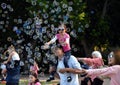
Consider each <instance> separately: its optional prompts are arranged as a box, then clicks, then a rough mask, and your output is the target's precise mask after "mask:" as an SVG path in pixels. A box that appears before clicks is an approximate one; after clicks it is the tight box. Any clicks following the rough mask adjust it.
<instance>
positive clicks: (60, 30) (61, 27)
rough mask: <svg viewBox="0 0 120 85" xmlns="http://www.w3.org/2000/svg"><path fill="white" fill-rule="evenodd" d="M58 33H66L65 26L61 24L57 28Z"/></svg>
mask: <svg viewBox="0 0 120 85" xmlns="http://www.w3.org/2000/svg"><path fill="white" fill-rule="evenodd" d="M58 32H59V33H60V34H64V33H65V32H66V26H65V25H64V24H61V25H60V26H59V27H58Z"/></svg>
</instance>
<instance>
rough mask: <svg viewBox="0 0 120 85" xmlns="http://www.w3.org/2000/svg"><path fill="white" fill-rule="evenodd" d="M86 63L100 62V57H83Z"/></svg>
mask: <svg viewBox="0 0 120 85" xmlns="http://www.w3.org/2000/svg"><path fill="white" fill-rule="evenodd" d="M83 60H84V61H85V62H86V63H88V64H93V63H96V62H100V59H99V58H94V59H93V58H84V59H83Z"/></svg>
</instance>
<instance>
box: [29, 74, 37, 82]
mask: <svg viewBox="0 0 120 85" xmlns="http://www.w3.org/2000/svg"><path fill="white" fill-rule="evenodd" d="M35 80H36V78H35V77H34V76H32V75H30V76H29V82H30V83H34V82H35Z"/></svg>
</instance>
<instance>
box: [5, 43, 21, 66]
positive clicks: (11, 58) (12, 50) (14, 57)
mask: <svg viewBox="0 0 120 85" xmlns="http://www.w3.org/2000/svg"><path fill="white" fill-rule="evenodd" d="M7 52H8V53H9V57H8V59H7V61H4V64H7V63H9V62H10V61H13V62H11V63H14V64H15V65H17V64H18V63H19V61H20V57H19V55H18V53H17V52H16V51H15V48H14V46H13V45H11V46H9V47H8V50H7Z"/></svg>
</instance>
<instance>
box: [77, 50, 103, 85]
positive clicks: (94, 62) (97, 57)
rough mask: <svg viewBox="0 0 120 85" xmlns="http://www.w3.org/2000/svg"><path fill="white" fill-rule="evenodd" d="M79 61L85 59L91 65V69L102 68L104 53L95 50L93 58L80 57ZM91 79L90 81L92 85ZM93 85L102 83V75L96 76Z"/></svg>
mask: <svg viewBox="0 0 120 85" xmlns="http://www.w3.org/2000/svg"><path fill="white" fill-rule="evenodd" d="M78 60H79V61H83V62H84V63H86V64H87V65H89V69H97V68H102V67H103V65H104V62H103V59H102V55H101V53H100V52H99V51H93V52H92V58H78ZM90 81H91V80H90V79H89V81H88V83H89V85H90ZM91 84H93V85H96V84H97V85H102V84H103V80H102V79H101V78H100V77H96V78H95V79H94V81H93V82H91Z"/></svg>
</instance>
